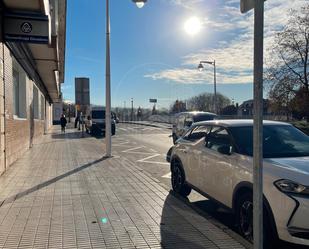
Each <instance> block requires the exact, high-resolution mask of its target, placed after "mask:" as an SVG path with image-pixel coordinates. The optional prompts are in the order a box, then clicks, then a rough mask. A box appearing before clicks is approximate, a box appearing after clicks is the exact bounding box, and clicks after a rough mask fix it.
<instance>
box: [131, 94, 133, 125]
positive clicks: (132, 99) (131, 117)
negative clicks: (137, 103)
mask: <svg viewBox="0 0 309 249" xmlns="http://www.w3.org/2000/svg"><path fill="white" fill-rule="evenodd" d="M131 121H133V98H131Z"/></svg>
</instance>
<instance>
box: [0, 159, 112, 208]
mask: <svg viewBox="0 0 309 249" xmlns="http://www.w3.org/2000/svg"><path fill="white" fill-rule="evenodd" d="M106 159H108V158H107V157H102V158H100V159H97V160H95V161H93V162H89V163H87V164H84V165H82V166H80V167H78V168H75V169H72V170H70V171H68V172H66V173H64V174H62V175H59V176H56V177H54V178H52V179H50V180H48V181H46V182H42V183H40V184H38V185H36V186H33V187H32V188H29V189H26V190H24V191H23V192H20V193H18V194H16V195H13V196H10V197H8V198H6V199H5V200H3V201H0V207H1V206H2V205H4V204H8V203H11V202H14V201H15V200H18V199H20V198H22V197H24V196H26V195H28V194H31V193H33V192H35V191H37V190H39V189H41V188H44V187H47V186H49V185H51V184H53V183H55V182H57V181H59V180H61V179H63V178H65V177H67V176H70V175H73V174H75V173H77V172H79V171H82V170H84V169H86V168H89V167H91V166H94V165H95V164H97V163H100V162H102V161H104V160H106Z"/></svg>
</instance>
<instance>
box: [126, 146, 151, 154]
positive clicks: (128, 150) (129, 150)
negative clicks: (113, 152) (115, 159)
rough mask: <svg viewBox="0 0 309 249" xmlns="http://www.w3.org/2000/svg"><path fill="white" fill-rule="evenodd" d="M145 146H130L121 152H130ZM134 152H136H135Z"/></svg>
mask: <svg viewBox="0 0 309 249" xmlns="http://www.w3.org/2000/svg"><path fill="white" fill-rule="evenodd" d="M144 147H145V146H139V147H135V148H131V149H127V150H124V151H122V152H124V153H127V152H132V151H133V150H138V149H142V148H144ZM135 153H136V152H135Z"/></svg>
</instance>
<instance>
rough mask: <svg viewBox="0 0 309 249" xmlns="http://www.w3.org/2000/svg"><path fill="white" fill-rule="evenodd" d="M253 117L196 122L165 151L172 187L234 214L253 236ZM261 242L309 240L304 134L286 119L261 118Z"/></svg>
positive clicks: (307, 140)
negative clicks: (168, 162) (204, 197)
mask: <svg viewBox="0 0 309 249" xmlns="http://www.w3.org/2000/svg"><path fill="white" fill-rule="evenodd" d="M252 156H253V121H252V120H216V121H205V122H199V123H196V124H194V125H192V127H191V128H190V129H189V130H188V131H187V133H186V134H185V135H184V136H183V137H181V138H180V139H179V140H178V141H177V143H176V145H174V146H173V149H172V150H171V152H170V156H169V158H168V159H169V160H170V166H171V174H172V177H171V178H172V187H173V190H174V191H175V192H177V193H179V194H180V195H182V196H188V195H189V194H190V192H191V189H195V190H196V191H198V192H199V193H201V194H203V195H205V196H207V197H209V198H210V199H213V200H215V201H216V202H218V203H220V204H222V205H223V206H224V207H226V208H228V209H230V210H231V211H232V212H233V213H234V214H235V221H236V224H237V227H238V229H239V232H240V234H241V235H242V236H244V237H245V238H246V239H248V240H249V241H252V240H253V218H252V214H253V201H252V192H253V191H252V189H253V184H252V177H253V176H252V171H253V158H252ZM263 157H264V159H263V164H264V168H263V173H264V178H263V184H264V190H263V194H264V242H265V248H266V246H267V243H268V242H274V241H276V238H279V239H281V240H284V241H288V242H291V243H296V244H302V245H309V219H308V217H309V185H308V184H309V137H308V136H307V135H305V134H304V133H303V132H301V131H300V130H298V129H297V128H295V127H293V126H292V125H290V124H287V123H282V122H274V121H264V124H263Z"/></svg>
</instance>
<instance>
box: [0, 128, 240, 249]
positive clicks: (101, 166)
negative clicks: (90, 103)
mask: <svg viewBox="0 0 309 249" xmlns="http://www.w3.org/2000/svg"><path fill="white" fill-rule="evenodd" d="M103 148H104V147H103V144H102V142H100V141H98V140H97V139H94V138H91V137H85V138H81V133H79V132H76V131H75V130H68V132H67V133H66V134H65V135H62V134H60V132H59V131H58V130H56V129H54V130H53V131H51V132H50V134H48V135H46V136H44V138H42V140H41V141H40V142H39V143H37V144H35V145H34V147H33V149H31V150H30V151H28V152H27V153H26V154H25V155H24V157H23V158H22V159H20V160H19V161H18V162H16V163H15V164H14V165H13V166H12V167H11V168H10V169H9V170H8V171H7V172H6V173H5V174H4V175H3V176H2V177H1V178H0V248H57V249H58V248H111V249H114V248H126V249H129V248H173V249H181V248H185V249H187V248H229V249H231V248H243V247H242V245H241V244H239V243H238V242H237V241H235V240H234V239H233V238H232V237H230V236H229V235H228V234H226V233H225V232H224V231H222V230H221V229H219V228H218V227H216V226H215V225H213V224H212V223H211V222H209V221H208V220H206V219H204V218H203V217H201V216H200V215H199V214H198V213H196V212H195V211H194V210H192V209H191V208H190V207H189V206H188V205H186V204H184V203H183V202H182V201H180V200H179V199H177V198H176V197H174V196H173V195H172V194H171V193H169V192H168V191H167V190H165V189H164V188H163V187H162V186H161V185H160V184H159V183H158V182H157V181H155V180H154V179H153V178H151V177H149V176H147V175H146V174H144V173H143V172H142V170H141V169H140V168H138V167H137V166H135V165H134V164H132V163H131V162H130V161H128V160H127V159H126V158H123V157H120V156H117V155H116V156H114V157H113V158H110V159H106V158H103V157H102V155H103V154H104V153H103Z"/></svg>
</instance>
